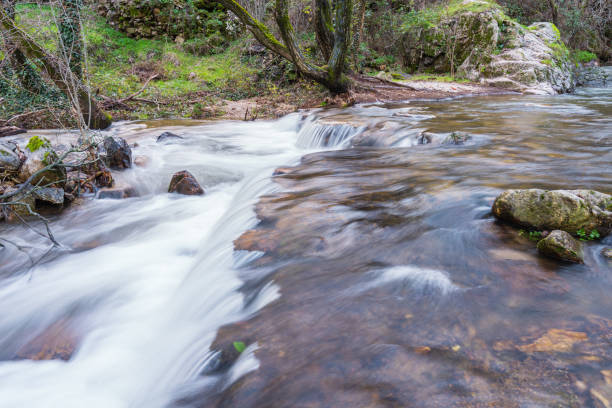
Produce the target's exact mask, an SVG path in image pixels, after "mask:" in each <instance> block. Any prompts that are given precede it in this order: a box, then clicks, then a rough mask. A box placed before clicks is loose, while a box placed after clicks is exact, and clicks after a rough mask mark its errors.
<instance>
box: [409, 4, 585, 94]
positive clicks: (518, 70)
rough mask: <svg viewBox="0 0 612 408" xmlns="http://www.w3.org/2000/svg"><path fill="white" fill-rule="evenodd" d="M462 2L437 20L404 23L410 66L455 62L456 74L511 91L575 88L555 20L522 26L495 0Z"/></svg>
mask: <svg viewBox="0 0 612 408" xmlns="http://www.w3.org/2000/svg"><path fill="white" fill-rule="evenodd" d="M462 5H463V8H462V9H459V10H458V11H456V12H455V13H454V14H453V15H450V16H447V17H445V18H443V19H442V20H441V21H440V22H439V23H438V24H428V25H425V26H423V25H413V26H410V27H409V28H408V30H407V32H406V33H405V34H404V36H403V39H402V43H403V44H402V45H403V54H404V56H403V60H404V61H403V63H404V65H405V66H406V67H407V68H408V69H410V70H412V71H425V70H433V71H435V72H439V73H447V72H450V71H451V64H453V66H454V67H455V69H456V70H457V73H458V75H459V76H460V77H464V78H467V79H470V80H472V81H476V82H480V83H482V84H485V85H489V86H495V87H501V88H505V89H508V90H512V91H518V92H524V93H532V94H556V93H564V92H570V91H572V90H573V89H574V87H575V83H576V80H575V77H574V72H573V66H572V64H571V63H570V60H569V51H568V49H567V47H566V46H565V44H564V43H563V41H562V40H561V36H560V33H559V30H558V29H557V28H556V27H555V26H554V25H553V24H551V23H534V24H532V25H531V26H529V27H524V26H522V25H520V24H519V23H517V22H516V21H514V20H512V19H510V18H508V17H507V16H506V15H505V14H504V13H503V11H502V9H501V8H500V7H499V6H497V5H495V4H493V3H485V2H482V1H479V0H465V1H464V2H463V4H462ZM480 7H482V8H484V9H482V10H480V11H472V10H477V9H479V8H480Z"/></svg>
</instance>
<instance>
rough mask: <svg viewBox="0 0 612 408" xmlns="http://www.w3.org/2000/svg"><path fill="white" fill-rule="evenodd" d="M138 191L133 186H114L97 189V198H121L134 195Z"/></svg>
mask: <svg viewBox="0 0 612 408" xmlns="http://www.w3.org/2000/svg"><path fill="white" fill-rule="evenodd" d="M137 195H138V193H137V192H136V190H135V189H134V188H133V187H130V186H123V187H115V188H103V189H101V190H100V191H98V195H97V198H98V199H112V200H121V199H124V198H129V197H136V196H137Z"/></svg>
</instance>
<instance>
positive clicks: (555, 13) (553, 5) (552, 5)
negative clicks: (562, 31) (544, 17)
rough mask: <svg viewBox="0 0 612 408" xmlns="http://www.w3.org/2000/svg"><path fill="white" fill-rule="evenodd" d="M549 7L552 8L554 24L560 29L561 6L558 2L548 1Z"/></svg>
mask: <svg viewBox="0 0 612 408" xmlns="http://www.w3.org/2000/svg"><path fill="white" fill-rule="evenodd" d="M548 5H549V6H550V12H551V14H552V21H553V24H554V25H555V26H557V28H559V6H558V5H557V2H556V0H548Z"/></svg>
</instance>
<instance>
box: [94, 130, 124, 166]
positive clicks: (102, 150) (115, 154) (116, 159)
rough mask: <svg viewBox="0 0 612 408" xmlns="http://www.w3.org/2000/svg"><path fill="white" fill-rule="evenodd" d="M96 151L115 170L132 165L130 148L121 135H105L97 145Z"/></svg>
mask: <svg viewBox="0 0 612 408" xmlns="http://www.w3.org/2000/svg"><path fill="white" fill-rule="evenodd" d="M98 152H99V154H100V156H101V157H102V160H103V161H104V163H105V164H106V165H107V166H108V167H110V168H111V169H115V170H122V169H129V168H130V167H132V149H131V148H130V146H129V145H128V143H127V142H126V141H125V139H123V138H121V137H110V136H109V137H107V138H105V139H104V142H103V143H102V144H101V145H99V146H98Z"/></svg>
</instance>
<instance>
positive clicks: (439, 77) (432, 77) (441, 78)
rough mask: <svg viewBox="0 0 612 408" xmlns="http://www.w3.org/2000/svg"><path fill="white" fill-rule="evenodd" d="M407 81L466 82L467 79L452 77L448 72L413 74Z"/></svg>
mask: <svg viewBox="0 0 612 408" xmlns="http://www.w3.org/2000/svg"><path fill="white" fill-rule="evenodd" d="M408 80H409V81H436V82H458V83H468V82H470V81H469V80H468V79H464V78H458V77H454V78H453V77H452V76H451V75H450V74H414V75H412V76H411V77H410V78H408Z"/></svg>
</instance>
